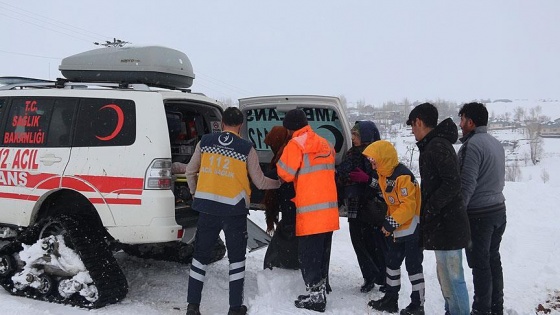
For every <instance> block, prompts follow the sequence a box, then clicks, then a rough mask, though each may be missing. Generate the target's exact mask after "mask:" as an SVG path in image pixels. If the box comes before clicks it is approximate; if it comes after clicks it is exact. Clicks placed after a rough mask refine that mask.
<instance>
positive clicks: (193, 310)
mask: <svg viewBox="0 0 560 315" xmlns="http://www.w3.org/2000/svg"><path fill="white" fill-rule="evenodd" d="M199 306H200V304H190V303H189V305H188V306H187V315H200V311H199V310H198V308H199Z"/></svg>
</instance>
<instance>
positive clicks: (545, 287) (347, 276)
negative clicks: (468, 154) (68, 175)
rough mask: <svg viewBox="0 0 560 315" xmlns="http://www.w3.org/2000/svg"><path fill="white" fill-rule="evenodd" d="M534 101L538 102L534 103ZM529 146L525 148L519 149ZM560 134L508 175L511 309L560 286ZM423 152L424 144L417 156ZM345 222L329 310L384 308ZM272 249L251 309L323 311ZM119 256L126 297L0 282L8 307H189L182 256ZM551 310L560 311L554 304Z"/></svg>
mask: <svg viewBox="0 0 560 315" xmlns="http://www.w3.org/2000/svg"><path fill="white" fill-rule="evenodd" d="M515 104H516V103H513V104H512V103H492V104H489V106H488V107H489V109H490V111H492V110H493V111H494V112H495V114H498V110H499V111H509V110H511V111H512V112H513V108H515V107H516V105H515ZM531 104H540V105H541V106H542V109H543V110H542V113H543V114H545V115H547V116H550V117H551V118H552V119H555V117H556V118H558V117H560V106H559V105H560V104H558V103H553V102H546V103H531ZM527 106H529V107H532V105H527ZM555 115H557V116H555ZM496 137H498V138H501V139H503V138H507V137H512V138H519V137H521V136H520V135H519V134H518V133H511V132H510V133H505V132H504V133H500V134H496ZM393 141H394V142H395V143H397V149H398V151H399V154H400V155H401V156H406V155H407V154H409V153H410V152H409V151H407V146H410V144H414V138H413V137H412V135H411V134H410V131H409V130H408V131H407V130H404V129H403V132H402V134H401V136H399V137H398V139H394V140H393ZM519 150H523V147H521V148H519ZM559 157H560V139H544V156H543V159H542V160H541V162H540V163H539V164H537V165H536V166H533V165H531V163H530V162H529V164H527V166H525V164H524V163H520V167H521V176H520V178H519V180H518V181H517V182H507V183H506V187H505V191H504V192H505V195H506V198H507V200H506V205H507V211H508V226H507V229H506V232H505V235H504V240H503V242H502V249H501V253H502V262H503V267H504V281H505V307H506V313H507V314H510V315H529V314H535V308H536V307H537V305H538V304H539V303H544V302H545V301H547V300H548V299H549V294H552V293H554V292H555V290H560V249H559V248H560V244H559V243H560V229H559V228H558V224H559V222H560V221H559V220H558V216H559V210H558V209H559V208H558V205H559V204H560V194H559V191H560V190H559V188H560V163H558V161H560V159H559ZM414 159H416V160H417V159H418V155H417V151H416V152H415V155H414V157H413V160H414ZM543 170H546V171H547V172H548V174H549V180H548V181H547V182H546V183H544V182H543V180H542V178H541V174H542V172H543ZM250 218H251V219H252V220H253V221H255V222H257V223H258V224H260V225H261V226H264V225H265V224H264V215H263V213H262V212H258V211H251V215H250ZM340 223H341V229H340V230H339V231H337V232H335V233H334V238H333V248H332V258H331V268H330V276H331V284H332V287H333V292H332V293H331V294H330V295H328V297H327V300H328V303H327V310H326V312H325V314H333V315H335V314H336V315H340V314H348V315H351V314H379V313H376V312H373V311H372V310H371V309H370V308H368V307H367V302H368V301H369V300H370V299H372V298H375V299H377V298H379V297H381V294H380V292H378V291H377V289H374V290H373V291H372V292H371V293H368V294H364V293H360V291H359V287H360V285H361V283H362V279H361V275H360V271H359V268H358V264H357V261H356V257H355V254H354V251H353V249H352V245H351V242H350V237H349V233H348V224H347V221H346V219H345V218H341V220H340ZM264 253H265V249H261V250H257V251H254V252H251V253H248V254H247V271H246V284H245V304H246V305H247V306H248V307H249V314H253V315H257V314H258V315H260V314H262V315H267V314H317V313H315V312H311V311H307V310H300V309H297V308H295V306H294V305H293V300H294V299H295V298H296V297H297V295H298V294H301V293H303V292H304V284H303V280H302V278H301V274H300V272H299V271H294V270H282V269H274V270H263V269H262V264H263V257H264ZM424 255H425V258H424V264H423V265H424V276H425V279H426V305H425V309H426V314H430V315H431V314H443V303H444V302H443V298H442V296H441V292H440V289H439V285H438V282H437V277H436V273H435V259H434V255H433V252H430V251H425V252H424ZM116 256H117V260H118V262H119V264H120V265H121V267H122V268H123V270H124V272H125V274H126V276H127V279H128V281H129V287H130V291H129V294H128V296H127V297H126V299H125V300H123V301H122V302H120V303H118V304H114V305H110V306H107V307H105V308H102V309H98V310H82V309H78V308H74V307H69V306H64V305H58V304H50V303H46V302H38V301H33V300H29V299H25V298H20V297H13V296H11V295H9V294H8V293H7V292H5V291H4V290H1V289H0V305H1V309H0V310H1V311H0V313H1V314H25V315H27V314H29V315H31V314H49V315H50V314H57V315H58V314H62V315H70V314H100V315H117V314H118V315H121V314H154V315H155V314H184V313H185V312H186V305H187V303H186V292H187V286H188V273H189V266H186V265H181V264H177V263H170V262H161V261H154V260H150V259H139V258H135V257H130V256H128V255H126V254H124V253H117V254H116ZM464 268H465V276H466V279H467V286H468V289H469V294H470V298H471V300H472V290H473V286H472V276H471V271H470V269H469V268H468V266H467V264H466V261H465V263H464ZM227 269H228V262H227V259H222V260H221V261H219V262H217V263H215V264H213V265H212V266H211V267H210V270H209V275H208V280H207V282H206V285H205V287H204V292H203V299H202V305H201V312H202V314H204V315H213V314H225V313H226V312H227V308H228V305H227V304H228V302H227V296H228V276H227ZM402 282H403V288H402V290H401V295H400V300H399V306H400V307H401V308H404V307H405V306H406V305H408V303H409V301H410V298H409V295H410V284H409V283H408V278H407V275H406V271H404V269H403V278H402ZM550 314H560V312H559V311H553V312H552V313H550Z"/></svg>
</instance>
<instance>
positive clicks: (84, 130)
mask: <svg viewBox="0 0 560 315" xmlns="http://www.w3.org/2000/svg"><path fill="white" fill-rule="evenodd" d="M135 140H136V108H135V104H134V102H133V101H131V100H122V99H101V98H82V99H80V105H79V110H78V117H77V121H76V132H75V133H74V140H73V144H72V145H73V146H75V147H98V146H123V145H131V144H133V143H134V141H135Z"/></svg>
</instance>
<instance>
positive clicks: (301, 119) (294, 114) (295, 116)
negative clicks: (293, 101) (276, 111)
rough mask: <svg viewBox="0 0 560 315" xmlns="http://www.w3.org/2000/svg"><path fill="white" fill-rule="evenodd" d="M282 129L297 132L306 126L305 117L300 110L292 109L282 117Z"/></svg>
mask: <svg viewBox="0 0 560 315" xmlns="http://www.w3.org/2000/svg"><path fill="white" fill-rule="evenodd" d="M283 125H284V127H285V128H286V129H288V130H294V131H295V130H299V129H301V128H303V127H305V126H307V117H306V115H305V112H304V111H302V110H301V109H292V110H291V111H289V112H287V113H286V116H284V123H283Z"/></svg>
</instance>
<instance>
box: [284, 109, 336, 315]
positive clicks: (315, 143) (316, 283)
mask: <svg viewBox="0 0 560 315" xmlns="http://www.w3.org/2000/svg"><path fill="white" fill-rule="evenodd" d="M283 125H284V127H286V129H288V130H289V132H290V133H291V134H292V139H291V140H290V141H289V142H288V144H287V145H286V147H285V148H284V152H283V153H282V156H281V157H280V160H279V161H278V164H277V169H278V177H280V178H281V179H282V180H284V181H286V182H293V183H294V188H295V191H296V196H295V198H294V199H293V201H294V203H295V205H296V236H297V237H298V245H299V250H298V256H299V261H300V268H301V273H302V275H303V281H304V282H305V286H306V289H307V291H308V292H309V294H305V295H300V296H299V297H298V299H297V300H296V301H295V305H296V307H298V308H306V309H310V310H314V311H318V312H324V311H325V307H326V305H327V299H326V293H327V292H326V291H327V286H328V275H329V261H330V256H331V243H332V232H333V231H335V230H338V228H339V219H338V198H337V194H336V184H335V178H334V173H335V152H334V150H333V148H332V146H331V145H330V144H329V142H328V141H327V140H325V139H324V138H322V137H320V136H319V135H317V134H316V133H315V132H314V131H313V130H312V129H311V127H310V126H309V125H308V124H307V117H306V114H305V112H304V111H302V110H301V109H293V110H290V111H289V112H287V113H286V116H285V117H284V123H283Z"/></svg>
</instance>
